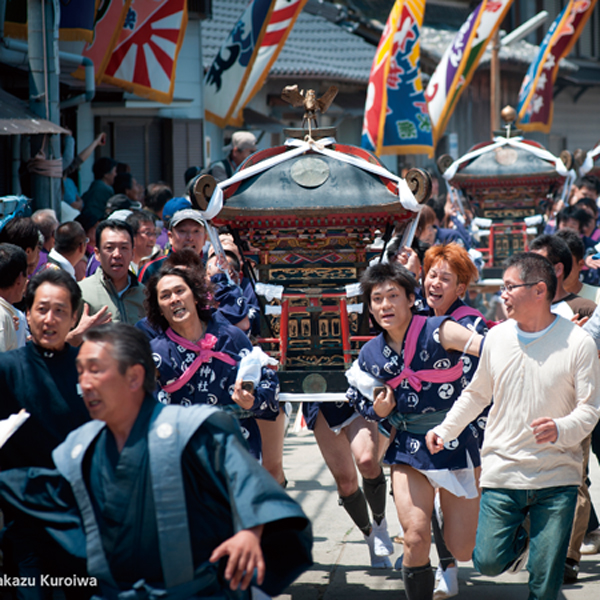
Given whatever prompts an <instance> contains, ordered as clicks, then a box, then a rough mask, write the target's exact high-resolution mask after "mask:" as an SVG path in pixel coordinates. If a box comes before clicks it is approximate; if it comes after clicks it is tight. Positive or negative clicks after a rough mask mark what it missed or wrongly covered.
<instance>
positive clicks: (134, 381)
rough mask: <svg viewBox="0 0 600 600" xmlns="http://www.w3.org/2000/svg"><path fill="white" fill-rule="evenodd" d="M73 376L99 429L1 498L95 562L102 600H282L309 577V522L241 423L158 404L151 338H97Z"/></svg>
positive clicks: (4, 487) (101, 334)
mask: <svg viewBox="0 0 600 600" xmlns="http://www.w3.org/2000/svg"><path fill="white" fill-rule="evenodd" d="M77 369H78V372H79V382H80V385H81V390H82V393H83V397H84V401H85V404H86V406H87V408H88V410H89V412H90V416H91V417H92V418H93V419H94V420H93V421H92V422H90V423H88V424H86V425H84V426H83V427H80V428H79V429H77V430H75V431H73V432H72V433H71V434H70V435H69V436H68V438H67V439H66V440H65V442H64V443H63V444H61V445H60V446H59V447H58V448H57V449H56V450H55V451H54V453H53V458H54V462H55V464H56V466H57V470H54V471H53V470H49V469H30V470H29V471H25V470H20V469H18V470H13V471H7V472H4V473H1V474H0V496H1V501H2V507H3V509H4V510H7V511H8V512H9V513H10V512H11V511H13V510H18V511H20V512H25V513H26V514H28V515H30V516H33V517H35V518H37V519H39V520H41V521H42V522H43V523H44V525H45V526H46V529H47V530H48V532H49V533H50V534H51V535H53V536H54V537H55V539H57V540H58V541H59V542H60V543H62V544H63V546H64V547H65V548H67V549H68V550H69V551H71V552H72V553H73V554H80V555H81V554H83V553H84V552H85V554H86V555H87V564H88V572H89V575H90V576H92V577H94V578H96V579H97V580H98V583H99V586H100V589H101V590H102V597H103V598H110V599H113V598H114V599H119V598H130V597H131V598H136V599H137V598H154V597H158V596H160V597H161V598H163V599H165V600H168V599H177V600H179V599H182V600H183V599H184V598H215V599H216V598H223V599H225V598H227V599H229V598H235V599H238V598H239V599H242V598H244V599H246V598H249V597H250V591H249V590H250V585H252V586H259V587H261V588H262V590H263V591H265V592H266V593H268V594H271V595H276V594H279V593H280V592H281V591H282V590H283V589H284V588H285V587H286V586H287V585H289V584H290V583H291V582H292V581H293V580H294V579H295V578H296V577H297V576H298V575H299V574H300V573H301V572H303V571H304V570H305V569H306V568H308V567H309V566H310V565H311V564H312V561H311V547H312V533H311V529H310V523H309V521H308V519H307V518H306V516H305V515H304V513H303V512H302V510H301V508H300V507H299V506H298V505H297V504H296V503H295V502H294V501H293V500H292V499H291V498H290V497H289V496H287V494H286V493H285V492H284V491H283V490H282V489H281V487H280V486H278V484H277V483H276V482H275V480H274V479H272V478H271V476H270V475H268V473H266V471H265V470H264V469H263V468H262V467H261V466H260V465H259V464H258V463H257V462H256V461H255V460H254V459H253V458H252V457H251V456H250V454H249V453H248V451H247V448H246V445H245V442H244V439H243V437H242V435H241V432H240V429H239V426H238V425H237V423H236V422H235V420H234V419H233V418H232V417H230V416H229V415H227V414H225V413H224V412H223V411H219V410H218V409H214V408H212V407H208V406H193V407H180V406H164V405H162V404H160V403H158V402H156V401H155V399H154V398H153V396H152V392H153V391H154V388H155V382H154V363H153V360H152V355H151V351H150V347H149V345H148V342H147V340H146V338H145V336H144V334H143V333H142V332H140V331H138V330H136V329H135V328H133V327H131V326H128V325H124V324H109V325H104V326H101V327H98V328H95V329H93V330H91V331H89V332H88V333H87V334H86V336H85V342H84V344H83V345H82V347H81V349H80V352H79V355H78V357H77ZM79 520H80V521H81V522H82V524H83V531H84V536H83V535H82V532H81V527H78V522H79Z"/></svg>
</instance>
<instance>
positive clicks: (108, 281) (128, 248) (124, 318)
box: [79, 220, 146, 325]
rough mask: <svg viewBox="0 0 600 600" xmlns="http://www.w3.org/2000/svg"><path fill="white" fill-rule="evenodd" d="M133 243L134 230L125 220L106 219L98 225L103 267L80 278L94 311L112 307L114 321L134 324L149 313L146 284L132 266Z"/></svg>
mask: <svg viewBox="0 0 600 600" xmlns="http://www.w3.org/2000/svg"><path fill="white" fill-rule="evenodd" d="M133 244H134V238H133V231H132V229H131V226H130V225H128V224H127V223H125V222H124V221H117V220H106V221H102V222H101V223H100V225H98V228H97V229H96V247H95V249H94V252H95V254H96V258H97V259H98V260H99V261H100V268H99V269H98V270H97V271H96V272H95V273H94V274H93V275H92V276H91V277H88V278H86V279H84V280H83V281H80V282H79V287H80V288H81V293H82V296H83V301H84V302H85V303H86V304H87V305H88V306H89V314H90V315H94V314H96V313H98V312H100V311H102V309H103V308H104V307H108V312H109V313H110V314H111V316H112V320H113V321H116V322H122V323H129V324H130V325H134V324H135V323H137V322H138V321H139V320H140V319H142V318H143V317H145V316H146V312H145V310H144V286H143V285H142V284H141V283H139V282H138V280H137V279H136V277H135V275H134V274H133V273H131V272H130V270H129V263H130V262H131V259H132V258H133ZM105 310H106V309H105Z"/></svg>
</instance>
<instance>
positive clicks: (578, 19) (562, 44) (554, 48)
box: [517, 0, 596, 133]
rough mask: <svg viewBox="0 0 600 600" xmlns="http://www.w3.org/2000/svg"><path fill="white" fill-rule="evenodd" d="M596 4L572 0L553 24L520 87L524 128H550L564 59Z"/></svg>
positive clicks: (520, 121)
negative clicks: (555, 92)
mask: <svg viewBox="0 0 600 600" xmlns="http://www.w3.org/2000/svg"><path fill="white" fill-rule="evenodd" d="M595 6H596V0H570V2H569V3H568V4H567V6H565V8H564V9H563V10H562V12H561V13H560V14H559V15H558V17H556V19H555V20H554V22H553V23H552V25H550V28H549V29H548V32H547V33H546V35H545V37H544V40H543V41H542V43H541V45H540V49H539V51H538V54H537V57H536V59H535V60H534V61H533V62H532V63H531V65H530V66H529V69H528V71H527V74H526V75H525V79H523V83H522V85H521V90H520V91H519V103H518V105H517V122H518V125H519V127H521V129H524V130H525V131H542V132H544V133H549V132H550V129H551V127H552V118H553V116H554V102H553V101H552V96H553V88H554V82H555V81H556V75H557V74H558V65H559V62H560V59H561V58H563V57H564V56H567V55H568V54H569V52H570V51H571V48H572V47H573V45H574V44H575V42H576V41H577V38H579V36H580V34H581V32H582V31H583V28H584V27H585V24H586V23H587V20H588V19H589V18H590V15H591V14H592V11H593V10H594V7H595Z"/></svg>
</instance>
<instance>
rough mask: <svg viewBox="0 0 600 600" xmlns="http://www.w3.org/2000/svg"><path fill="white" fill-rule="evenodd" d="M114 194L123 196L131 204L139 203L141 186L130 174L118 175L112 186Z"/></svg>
mask: <svg viewBox="0 0 600 600" xmlns="http://www.w3.org/2000/svg"><path fill="white" fill-rule="evenodd" d="M113 188H114V190H115V194H124V195H125V196H127V197H128V198H129V199H130V200H131V201H132V202H138V203H139V202H140V200H141V195H142V194H141V186H140V184H139V183H138V182H137V180H136V178H135V177H134V176H133V175H132V174H131V173H119V174H118V175H117V176H116V177H115V183H114V186H113Z"/></svg>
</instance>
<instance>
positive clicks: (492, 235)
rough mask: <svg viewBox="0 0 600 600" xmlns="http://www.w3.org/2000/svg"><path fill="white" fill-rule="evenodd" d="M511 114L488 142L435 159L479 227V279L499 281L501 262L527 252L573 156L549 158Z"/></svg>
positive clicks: (504, 114) (507, 110) (508, 110)
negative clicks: (457, 155) (526, 136)
mask: <svg viewBox="0 0 600 600" xmlns="http://www.w3.org/2000/svg"><path fill="white" fill-rule="evenodd" d="M515 117H516V113H515V110H514V109H513V108H512V107H509V106H507V107H506V108H504V109H503V111H502V118H503V120H504V121H505V127H504V129H503V130H502V131H497V132H494V133H495V136H494V139H493V140H492V141H489V142H484V143H481V144H477V145H475V146H473V148H471V149H470V150H469V152H467V154H465V155H464V156H462V157H460V158H459V159H457V160H453V159H452V157H450V156H449V155H443V156H441V157H440V158H439V159H438V167H439V169H440V171H441V172H442V174H443V175H444V178H445V179H446V181H447V182H448V183H449V185H450V186H452V188H454V189H455V190H458V193H459V194H460V195H461V196H462V197H463V198H464V199H465V200H466V203H467V206H468V207H469V208H470V210H471V211H472V212H473V214H474V216H475V217H476V218H477V224H478V225H479V227H480V231H479V234H480V246H481V247H480V248H478V249H479V250H480V251H481V252H482V253H483V257H484V261H485V266H484V271H483V276H484V278H485V277H491V278H494V277H500V276H501V274H502V262H503V261H504V260H505V259H506V258H508V257H509V256H511V255H512V254H515V253H518V252H524V251H527V249H528V247H529V242H530V241H531V240H532V239H533V238H534V237H535V236H536V235H538V233H539V232H540V226H541V225H542V223H543V217H542V215H543V213H544V212H545V209H546V206H547V203H548V201H549V198H550V197H552V196H553V195H554V194H555V193H557V192H558V191H559V190H560V188H561V186H562V185H563V184H564V183H565V181H566V179H567V176H568V173H569V170H570V169H571V167H572V165H573V158H572V155H571V154H570V153H569V152H566V151H565V152H562V153H561V155H560V157H556V156H554V155H553V154H552V153H551V152H549V151H548V150H546V149H545V148H544V147H543V146H541V145H540V144H538V143H537V142H534V141H532V140H526V139H524V138H523V133H522V131H520V130H518V129H515V128H514V126H513V124H512V123H513V122H514V119H515Z"/></svg>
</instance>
